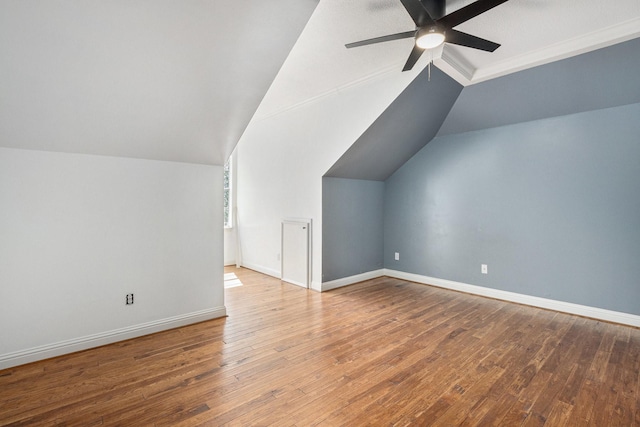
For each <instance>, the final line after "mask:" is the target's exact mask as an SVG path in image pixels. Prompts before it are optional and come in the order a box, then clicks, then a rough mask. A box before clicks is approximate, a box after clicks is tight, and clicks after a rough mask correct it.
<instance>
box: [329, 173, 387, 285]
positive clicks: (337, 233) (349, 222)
mask: <svg viewBox="0 0 640 427" xmlns="http://www.w3.org/2000/svg"><path fill="white" fill-rule="evenodd" d="M383 211H384V182H381V181H365V180H357V179H344V178H329V177H324V178H322V281H323V282H329V281H331V280H335V279H340V278H343V277H349V276H354V275H356V274H360V273H366V272H369V271H374V270H379V269H381V268H382V264H383V248H384V241H383V236H384V220H383Z"/></svg>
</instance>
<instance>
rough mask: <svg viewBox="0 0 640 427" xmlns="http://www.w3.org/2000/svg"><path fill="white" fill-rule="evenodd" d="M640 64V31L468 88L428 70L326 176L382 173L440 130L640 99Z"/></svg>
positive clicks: (457, 130)
mask: <svg viewBox="0 0 640 427" xmlns="http://www.w3.org/2000/svg"><path fill="white" fill-rule="evenodd" d="M638 69H640V38H638V39H634V40H630V41H627V42H623V43H620V44H617V45H614V46H609V47H606V48H602V49H600V50H596V51H593V52H588V53H584V54H582V55H578V56H575V57H572V58H567V59H564V60H561V61H557V62H553V63H550V64H545V65H541V66H538V67H535V68H531V69H527V70H523V71H520V72H517V73H513V74H510V75H507V76H503V77H500V78H496V79H493V80H490V81H486V82H482V83H479V84H475V85H472V86H467V87H464V88H463V87H462V86H460V85H458V84H457V83H455V82H454V84H453V85H452V84H451V82H453V80H452V79H451V78H450V77H449V76H446V75H444V73H442V72H438V73H433V74H432V80H431V81H430V82H429V81H428V79H427V72H426V71H423V72H422V73H421V74H420V75H419V76H418V77H417V78H416V79H415V80H414V81H413V82H412V83H411V84H410V85H409V86H408V87H407V88H406V89H405V90H404V91H403V92H402V93H401V94H400V95H399V96H398V98H396V100H395V101H394V102H393V103H392V104H391V105H390V106H389V108H387V109H386V110H385V111H384V112H383V113H382V114H381V115H380V117H379V118H378V119H377V120H376V121H375V122H374V123H373V124H372V125H371V126H370V127H369V128H368V129H367V130H366V131H365V132H364V133H363V134H362V136H361V137H360V138H358V140H356V142H355V143H354V144H353V145H352V146H351V148H350V149H349V150H347V152H346V153H345V154H344V155H343V156H342V157H341V158H340V159H339V160H338V161H337V162H336V163H335V165H334V166H333V167H332V168H331V169H329V171H328V172H327V173H326V175H325V176H331V177H339V178H351V179H366V180H374V181H384V180H386V179H387V178H388V177H389V176H391V175H392V174H393V172H395V171H396V170H397V169H398V168H399V167H400V166H402V165H403V164H404V163H405V162H406V161H407V160H409V159H410V158H411V157H412V156H413V155H414V154H416V153H417V152H418V151H420V149H421V148H422V147H424V146H425V145H426V144H427V143H429V141H431V140H432V139H433V138H434V137H435V136H442V135H447V134H454V133H463V132H469V131H474V130H479V129H486V128H491V127H498V126H505V125H509V124H514V123H520V122H525V121H532V120H539V119H543V118H547V117H556V116H562V115H567V114H574V113H579V112H583V111H590V110H597V109H602V108H608V107H613V106H619V105H626V104H632V103H639V102H640V79H638V78H637V70H638ZM456 86H457V87H456Z"/></svg>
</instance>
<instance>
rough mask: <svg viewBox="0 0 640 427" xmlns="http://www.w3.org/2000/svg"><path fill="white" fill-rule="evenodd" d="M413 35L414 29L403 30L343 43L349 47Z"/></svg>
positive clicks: (414, 33)
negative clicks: (402, 31)
mask: <svg viewBox="0 0 640 427" xmlns="http://www.w3.org/2000/svg"><path fill="white" fill-rule="evenodd" d="M415 35H416V32H415V30H412V31H405V32H404V33H397V34H389V35H388V36H381V37H374V38H372V39H367V40H360V41H359V42H353V43H347V44H345V47H347V48H348V49H349V48H352V47H358V46H366V45H368V44H374V43H382V42H388V41H391V40H400V39H408V38H409V37H414V36H415Z"/></svg>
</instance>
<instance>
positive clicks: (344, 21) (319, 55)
mask: <svg viewBox="0 0 640 427" xmlns="http://www.w3.org/2000/svg"><path fill="white" fill-rule="evenodd" d="M413 25H414V23H413V21H412V19H411V16H409V14H407V11H406V10H405V8H404V7H403V6H402V3H400V1H399V0H352V1H343V0H322V1H321V2H320V3H319V4H318V7H317V8H316V10H315V11H314V13H313V16H312V17H311V18H310V19H309V22H308V23H307V26H306V27H305V29H304V31H303V32H302V34H301V35H300V37H299V38H298V41H297V42H296V44H295V46H294V47H293V49H292V50H291V52H290V53H289V56H288V57H287V60H286V61H285V62H284V64H283V66H282V68H281V69H280V71H279V73H278V75H277V77H276V79H275V80H274V82H273V84H272V85H271V87H270V88H269V91H268V92H267V95H266V96H265V98H264V99H263V100H262V103H261V104H260V107H259V109H258V111H257V112H256V115H255V116H254V120H263V119H266V118H270V117H273V116H275V115H279V114H282V113H284V112H288V111H290V110H292V109H297V108H300V107H303V106H305V105H307V104H309V103H314V102H322V100H323V99H325V98H326V97H330V96H334V95H336V94H339V93H344V92H346V91H349V90H350V89H353V88H355V87H362V86H366V85H369V84H371V83H375V82H380V81H382V80H387V81H386V82H385V84H387V85H388V86H389V87H388V89H387V91H388V92H393V94H392V95H390V97H389V99H388V100H387V102H386V105H388V104H389V103H390V102H391V101H392V100H393V98H394V97H395V96H397V95H398V94H399V93H400V92H401V91H402V90H403V89H404V88H405V87H406V86H407V85H408V84H409V83H410V82H411V81H412V80H413V79H414V78H415V77H416V76H417V75H418V74H419V73H420V71H421V70H422V69H424V67H425V66H426V65H427V63H428V59H427V58H426V56H427V55H424V56H425V58H422V59H421V60H420V61H419V62H418V63H417V64H416V66H415V67H414V68H413V70H411V71H410V72H407V73H400V72H399V71H400V70H401V69H402V66H403V64H404V63H405V61H406V59H407V54H408V52H409V51H411V47H412V45H413V42H412V41H411V40H398V41H397V42H395V43H390V44H386V45H380V46H366V47H363V48H360V49H357V50H356V49H351V50H348V49H346V48H345V43H346V42H347V41H352V40H355V39H358V38H364V37H368V36H372V35H377V34H379V33H380V32H382V33H385V32H393V31H395V30H396V29H397V28H411V27H413ZM399 46H405V48H406V49H404V50H403V49H401V48H400V49H399V48H398V47H399ZM386 105H385V107H386ZM354 114H355V113H354Z"/></svg>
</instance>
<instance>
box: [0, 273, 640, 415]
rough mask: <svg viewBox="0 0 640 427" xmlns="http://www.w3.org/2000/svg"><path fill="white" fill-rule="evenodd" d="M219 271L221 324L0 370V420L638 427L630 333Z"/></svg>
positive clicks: (492, 307)
mask: <svg viewBox="0 0 640 427" xmlns="http://www.w3.org/2000/svg"><path fill="white" fill-rule="evenodd" d="M227 272H235V273H236V274H237V275H238V277H239V278H240V279H241V281H242V282H243V286H239V287H235V288H231V289H227V290H226V291H225V292H226V305H227V309H228V313H229V317H228V318H225V319H217V320H213V321H208V322H204V323H200V324H197V325H192V326H188V327H184V328H180V329H174V330H171V331H166V332H162V333H158V334H154V335H150V336H146V337H142V338H138V339H134V340H129V341H125V342H121V343H118V344H113V345H109V346H105V347H101V348H97V349H93V350H88V351H84V352H81V353H76V354H71V355H67V356H63V357H59V358H55V359H50V360H46V361H43V362H37V363H33V364H30V365H25V366H22V367H17V368H13V369H8V370H4V371H0V425H5V426H6V425H69V426H74V425H77V426H93V425H124V426H147V425H158V426H161V425H162V426H164V425H170V426H198V425H211V426H219V425H247V426H259V425H277V426H299V427H301V426H313V425H322V426H343V425H344V426H360V425H375V426H378V425H380V426H383V425H384V426H386V425H398V426H406V425H417V426H427V425H440V426H455V425H478V426H489V425H504V426H514V425H523V426H542V425H545V426H568V425H576V426H586V425H593V426H609V425H620V426H639V427H640V390H639V387H640V385H639V384H640V381H639V370H640V329H635V328H631V327H625V326H620V325H614V324H609V323H604V322H599V321H596V320H590V319H585V318H581V317H575V316H571V315H565V314H560V313H554V312H551V311H545V310H541V309H536V308H531V307H526V306H520V305H516V304H511V303H506V302H501V301H496V300H491V299H485V298H481V297H476V296H471V295H466V294H463V293H457V292H452V291H446V290H442V289H438V288H433V287H429V286H424V285H419V284H415V283H409V282H405V281H401V280H397V279H390V278H380V279H375V280H370V281H367V282H363V283H360V284H356V285H353V286H349V287H345V288H340V289H336V290H333V291H331V292H327V293H323V294H319V293H316V292H313V291H307V290H305V289H302V288H299V287H296V286H293V285H289V284H285V283H281V282H280V281H279V280H276V279H273V278H270V277H267V276H264V275H261V274H259V273H255V272H252V271H250V270H245V269H238V270H236V269H227Z"/></svg>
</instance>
